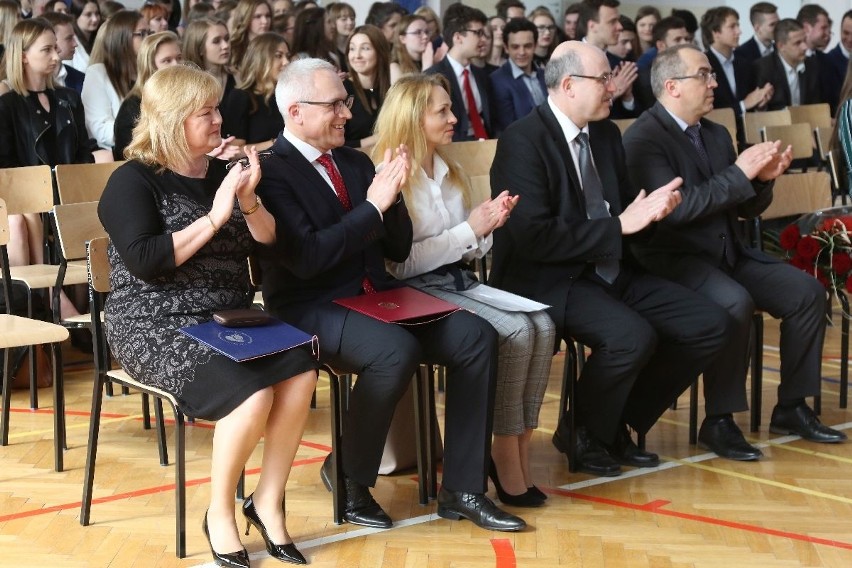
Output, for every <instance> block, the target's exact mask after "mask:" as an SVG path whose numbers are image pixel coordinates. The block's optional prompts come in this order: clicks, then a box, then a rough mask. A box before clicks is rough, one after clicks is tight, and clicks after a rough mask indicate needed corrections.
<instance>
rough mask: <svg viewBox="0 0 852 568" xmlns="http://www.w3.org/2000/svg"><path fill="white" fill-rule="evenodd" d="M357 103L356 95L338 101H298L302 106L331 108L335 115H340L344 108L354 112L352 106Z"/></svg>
mask: <svg viewBox="0 0 852 568" xmlns="http://www.w3.org/2000/svg"><path fill="white" fill-rule="evenodd" d="M354 102H355V95H348V96H347V97H346V98H345V99H337V100H336V101H298V103H299V104H300V105H319V106H326V107H327V106H331V108H332V110H333V111H334V114H336V115H340V114H341V112H342V111H343V107H346V110H352V104H353V103H354Z"/></svg>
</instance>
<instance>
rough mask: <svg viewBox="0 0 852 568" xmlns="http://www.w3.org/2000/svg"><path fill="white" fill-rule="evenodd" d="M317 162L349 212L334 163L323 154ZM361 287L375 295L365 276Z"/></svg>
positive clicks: (350, 203) (346, 194) (347, 197)
mask: <svg viewBox="0 0 852 568" xmlns="http://www.w3.org/2000/svg"><path fill="white" fill-rule="evenodd" d="M317 162H318V163H319V165H321V166H322V167H324V168H325V171H326V172H328V177H329V178H330V179H331V185H332V186H334V193H336V194H337V199H339V200H340V204H341V205H342V206H343V208H344V209H345V210H347V211H351V210H352V201H351V200H350V199H349V192H348V191H347V190H346V184H345V183H343V176H341V175H340V171H338V169H337V166H335V165H334V161H332V159H331V156H329V155H328V154H323V155H321V156H320V157H319V158H317ZM361 287H362V288H363V289H364V293H365V294H375V293H376V289H375V288H373V283H372V282H370V279H369V278H368V277H367V276H365V277H364V280H363V281H362V282H361Z"/></svg>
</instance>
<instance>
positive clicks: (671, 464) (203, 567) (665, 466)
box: [198, 422, 852, 568]
mask: <svg viewBox="0 0 852 568" xmlns="http://www.w3.org/2000/svg"><path fill="white" fill-rule="evenodd" d="M832 428H834V429H835V430H849V429H852V422H844V423H843V424H838V425H837V426H832ZM800 439H801V438H800V437H799V436H781V437H779V438H773V439H771V440H766V441H762V442H755V443H754V444H753V445H754V446H757V447H758V448H767V447H771V446H773V445H776V446H778V445H783V444H788V443H790V442H795V441H796V440H800ZM718 457H719V456H717V455H716V454H715V453H713V452H707V453H704V454H699V455H697V456H687V457H684V458H673V459H674V460H676V461H664V462H663V463H661V464H660V465H659V467H654V468H636V469H633V470H631V471H627V472H625V473H623V474H621V475H619V476H618V477H596V478H593V479H587V480H585V481H578V482H577V483H568V484H566V485H561V486H559V487H558V488H557V489H562V490H565V491H576V490H578V489H585V488H587V487H595V486H597V485H604V484H606V483H614V482H617V481H623V480H625V479H631V478H634V477H640V476H643V475H648V474H651V473H657V472H659V471H666V470H669V469H674V468H676V467H684V466H686V465H687V464H689V463H700V462H703V461H707V460H711V459H714V458H718ZM664 459H665V458H664ZM719 459H721V458H719ZM438 519H440V517H439V516H438V514H437V513H430V514H428V515H420V516H419V517H412V518H410V519H403V520H400V521H394V523H393V527H391V528H389V529H371V528H361V529H357V530H353V531H347V532H342V533H338V534H333V535H329V536H321V537H318V538H313V539H311V540H306V541H304V542H298V543H296V544H297V546H298V548H299V550H307V549H311V548H316V547H318V546H323V545H326V544H332V543H335V542H343V541H346V540H350V539H353V538H361V537H362V536H369V535H371V534H377V533H381V532H385V531H392V530H396V529H401V528H404V527H410V526H414V525H420V524H423V523H429V522H432V521H435V520H438ZM268 556H269V554H268V553H267V552H266V551H260V552H254V553H252V554H251V555H250V557H251V559H252V560H260V559H262V558H267V557H268ZM198 566H199V567H200V568H216V564H214V563H213V562H208V563H206V564H199V565H198Z"/></svg>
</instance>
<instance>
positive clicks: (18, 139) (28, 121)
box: [0, 87, 96, 168]
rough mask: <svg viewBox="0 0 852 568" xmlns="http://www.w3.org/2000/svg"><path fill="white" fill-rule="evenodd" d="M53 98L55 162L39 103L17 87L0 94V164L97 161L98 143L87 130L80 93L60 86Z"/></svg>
mask: <svg viewBox="0 0 852 568" xmlns="http://www.w3.org/2000/svg"><path fill="white" fill-rule="evenodd" d="M52 99H53V100H54V101H55V103H56V104H55V106H56V108H55V110H56V112H55V115H54V116H55V117H56V123H55V125H54V128H55V138H56V149H55V150H54V152H53V155H54V157H55V162H54V163H50V161H49V159H48V156H49V155H50V154H49V153H48V152H47V149H46V148H45V139H44V133H45V131H46V127H45V125H44V116H43V115H40V114H37V112H36V111H37V110H39V109H37V108H36V104H34V103H33V101H32V100H30V99H28V98H27V97H23V96H21V95H19V94H18V93H16V92H14V91H11V92H9V93H6V94H5V95H3V96H2V97H0V167H2V168H14V167H21V166H37V165H41V164H47V165H49V166H55V165H56V164H82V163H89V162H94V157H93V156H92V150H94V149H95V148H96V146H95V143H94V141H93V140H91V139H90V138H89V134H88V132H87V131H86V119H85V115H84V113H83V103H82V101H81V100H80V95H79V94H77V93H76V92H75V91H72V90H71V89H66V88H64V87H57V88H56V89H55V90H54V91H53V97H52ZM41 112H42V113H43V112H44V111H41Z"/></svg>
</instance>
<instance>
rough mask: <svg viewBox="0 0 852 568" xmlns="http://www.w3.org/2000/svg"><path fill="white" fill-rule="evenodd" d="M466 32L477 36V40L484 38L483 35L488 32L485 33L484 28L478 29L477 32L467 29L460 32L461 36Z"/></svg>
mask: <svg viewBox="0 0 852 568" xmlns="http://www.w3.org/2000/svg"><path fill="white" fill-rule="evenodd" d="M468 32H470V33H472V34H476V35H477V36H479V39H482V38H484V37H485V34H486V33H488V32H486V31H485V26H483V27H481V28H479V29H478V30H471V29H467V28H465V29H463V30H461V33H463V34H466V33H468Z"/></svg>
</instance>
